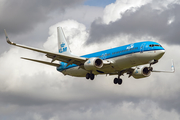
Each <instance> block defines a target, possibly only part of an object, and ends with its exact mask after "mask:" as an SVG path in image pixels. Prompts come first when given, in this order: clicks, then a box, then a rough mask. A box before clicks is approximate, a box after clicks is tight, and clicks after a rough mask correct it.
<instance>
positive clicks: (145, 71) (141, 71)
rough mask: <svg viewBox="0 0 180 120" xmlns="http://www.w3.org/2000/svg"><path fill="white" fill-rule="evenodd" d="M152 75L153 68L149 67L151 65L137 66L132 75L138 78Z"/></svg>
mask: <svg viewBox="0 0 180 120" xmlns="http://www.w3.org/2000/svg"><path fill="white" fill-rule="evenodd" d="M150 75H151V69H149V67H140V68H136V69H135V70H134V71H133V73H132V76H133V77H134V78H136V79H139V78H144V77H149V76H150Z"/></svg>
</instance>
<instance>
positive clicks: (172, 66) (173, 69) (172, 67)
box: [171, 59, 175, 73]
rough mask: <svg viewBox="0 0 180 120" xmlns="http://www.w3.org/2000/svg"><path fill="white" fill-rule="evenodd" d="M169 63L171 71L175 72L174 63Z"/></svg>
mask: <svg viewBox="0 0 180 120" xmlns="http://www.w3.org/2000/svg"><path fill="white" fill-rule="evenodd" d="M171 61H172V65H171V70H172V72H173V73H174V72H175V67H174V61H173V59H172V60H171Z"/></svg>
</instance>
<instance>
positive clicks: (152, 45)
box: [149, 44, 162, 47]
mask: <svg viewBox="0 0 180 120" xmlns="http://www.w3.org/2000/svg"><path fill="white" fill-rule="evenodd" d="M154 46H156V47H162V46H161V45H158V44H151V45H149V47H154Z"/></svg>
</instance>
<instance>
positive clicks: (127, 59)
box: [4, 27, 175, 85]
mask: <svg viewBox="0 0 180 120" xmlns="http://www.w3.org/2000/svg"><path fill="white" fill-rule="evenodd" d="M4 32H5V35H6V40H7V42H8V43H9V44H10V45H14V46H18V47H21V48H25V49H29V50H33V51H36V52H40V53H44V54H46V56H47V57H48V58H50V59H52V60H51V62H47V61H42V60H36V59H30V58H24V57H21V58H22V59H26V60H30V61H34V62H39V63H43V64H47V65H51V66H55V67H56V68H57V71H59V72H61V73H63V74H64V75H70V76H75V77H86V79H91V80H94V77H95V75H98V74H106V75H107V74H108V75H117V76H118V77H117V78H114V84H119V85H121V84H122V79H121V78H120V76H121V75H123V74H124V73H127V74H129V77H131V76H133V77H134V78H135V79H139V78H145V77H149V76H150V75H151V72H166V73H173V72H174V71H175V68H174V65H173V61H172V66H171V71H156V70H153V68H152V65H153V64H155V63H157V62H158V60H159V59H160V58H161V57H162V56H163V55H164V53H165V49H164V48H163V47H162V46H161V45H160V44H159V43H157V42H152V41H144V42H137V43H132V44H128V45H124V46H120V47H116V48H112V49H107V50H104V51H100V52H96V53H92V54H87V55H83V56H80V57H79V56H76V55H73V54H72V53H71V50H70V48H69V46H68V44H67V41H66V38H65V35H64V32H63V29H62V28H61V27H58V28H57V33H58V49H59V50H58V52H57V53H53V52H50V51H46V50H41V49H37V48H33V47H28V46H25V45H20V44H16V43H14V42H11V41H10V40H9V38H8V35H7V33H6V30H4ZM56 60H57V61H60V63H59V64H57V63H53V62H54V61H56ZM147 64H149V65H147ZM142 65H146V66H142Z"/></svg>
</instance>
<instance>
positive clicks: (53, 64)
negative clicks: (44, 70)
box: [21, 57, 60, 67]
mask: <svg viewBox="0 0 180 120" xmlns="http://www.w3.org/2000/svg"><path fill="white" fill-rule="evenodd" d="M21 58H22V59H25V60H30V61H33V62H38V63H42V64H46V65H51V66H55V67H59V66H60V64H57V63H51V62H47V61H42V60H35V59H30V58H24V57H21Z"/></svg>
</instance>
